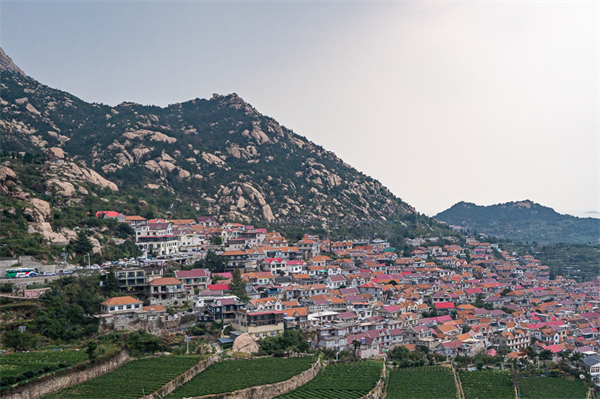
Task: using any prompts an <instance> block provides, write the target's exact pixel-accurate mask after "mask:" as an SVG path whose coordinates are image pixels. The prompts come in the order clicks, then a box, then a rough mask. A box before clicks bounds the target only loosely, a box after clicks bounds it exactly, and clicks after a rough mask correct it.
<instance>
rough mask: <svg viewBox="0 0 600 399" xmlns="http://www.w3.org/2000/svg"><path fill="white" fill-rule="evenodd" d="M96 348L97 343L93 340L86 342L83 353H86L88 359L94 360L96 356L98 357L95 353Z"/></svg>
mask: <svg viewBox="0 0 600 399" xmlns="http://www.w3.org/2000/svg"><path fill="white" fill-rule="evenodd" d="M96 349H98V344H97V343H95V342H94V341H90V342H88V344H87V349H86V350H85V353H87V355H88V359H90V361H92V362H95V361H96V358H97V357H98V353H96Z"/></svg>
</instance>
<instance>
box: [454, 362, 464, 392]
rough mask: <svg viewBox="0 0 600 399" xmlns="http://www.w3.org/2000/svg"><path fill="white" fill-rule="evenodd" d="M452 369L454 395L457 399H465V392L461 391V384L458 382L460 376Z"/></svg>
mask: <svg viewBox="0 0 600 399" xmlns="http://www.w3.org/2000/svg"><path fill="white" fill-rule="evenodd" d="M451 367H452V374H453V375H454V383H455V384H456V394H457V395H458V399H465V392H464V391H463V389H462V384H461V382H460V376H459V375H458V373H457V372H456V370H454V366H451Z"/></svg>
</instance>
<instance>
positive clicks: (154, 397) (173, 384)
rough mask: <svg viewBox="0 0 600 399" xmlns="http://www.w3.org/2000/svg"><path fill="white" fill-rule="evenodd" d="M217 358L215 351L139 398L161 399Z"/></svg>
mask: <svg viewBox="0 0 600 399" xmlns="http://www.w3.org/2000/svg"><path fill="white" fill-rule="evenodd" d="M218 359H219V354H217V353H215V354H214V355H212V356H210V357H209V358H208V359H204V360H202V361H201V362H199V363H198V364H196V365H194V366H193V367H192V368H190V369H189V370H188V371H186V372H185V373H183V374H181V375H180V376H178V377H177V378H175V379H173V380H171V381H169V382H167V383H166V384H165V385H163V386H162V387H160V388H159V389H157V390H156V391H154V392H152V393H151V394H149V395H146V396H143V397H142V398H141V399H162V398H164V397H165V396H167V395H168V394H170V393H171V392H173V391H174V390H175V389H177V388H179V387H180V386H182V385H183V384H185V383H186V382H188V381H189V380H191V379H192V378H194V377H195V376H196V375H198V374H199V373H201V372H203V371H204V370H206V369H207V368H208V366H210V365H211V364H213V363H215V362H217V361H218Z"/></svg>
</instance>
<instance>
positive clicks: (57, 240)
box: [27, 222, 69, 245]
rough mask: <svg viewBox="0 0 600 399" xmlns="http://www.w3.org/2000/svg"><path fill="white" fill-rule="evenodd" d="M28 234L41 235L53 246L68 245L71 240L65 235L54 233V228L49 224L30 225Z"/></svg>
mask: <svg viewBox="0 0 600 399" xmlns="http://www.w3.org/2000/svg"><path fill="white" fill-rule="evenodd" d="M27 232H28V233H30V234H31V233H39V234H41V235H42V236H44V238H45V239H47V240H48V241H50V243H51V244H53V245H67V244H68V243H69V239H68V238H67V237H65V235H64V234H61V233H55V232H54V231H52V226H50V223H48V222H41V223H29V228H28V230H27Z"/></svg>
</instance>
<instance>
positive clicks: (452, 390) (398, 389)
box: [386, 366, 456, 399]
mask: <svg viewBox="0 0 600 399" xmlns="http://www.w3.org/2000/svg"><path fill="white" fill-rule="evenodd" d="M386 398H388V399H447V398H456V383H455V381H454V375H453V374H452V369H450V368H449V367H441V366H436V367H411V368H403V369H399V368H395V369H393V370H392V371H391V372H390V376H389V382H388V387H387V396H386Z"/></svg>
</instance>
